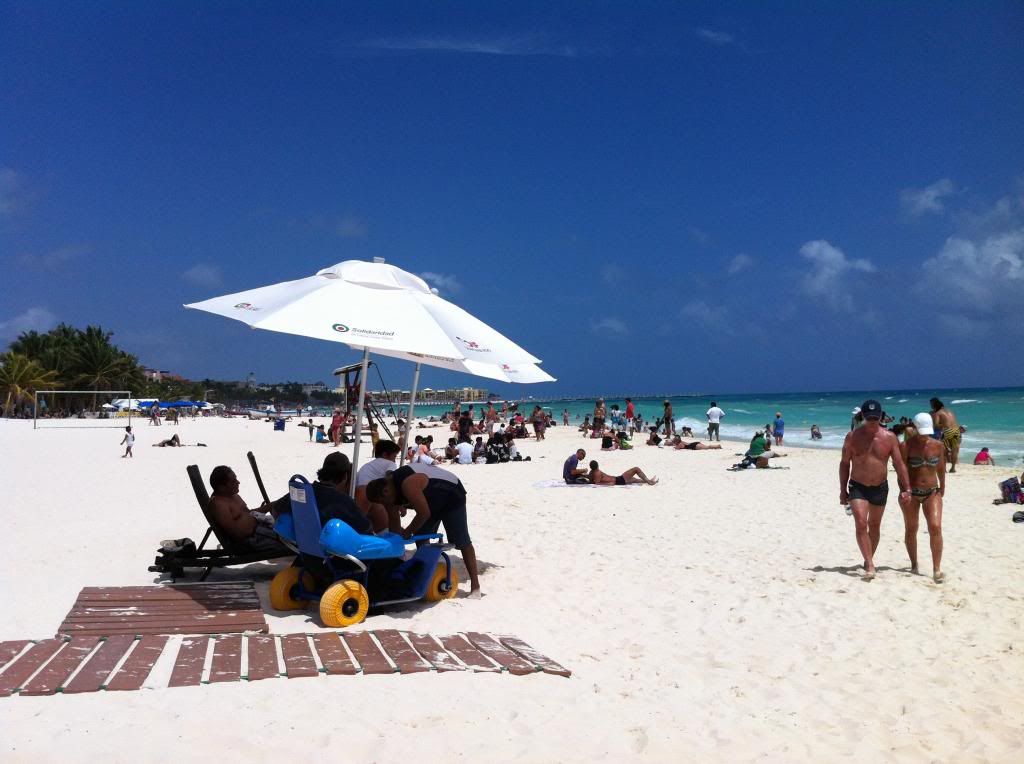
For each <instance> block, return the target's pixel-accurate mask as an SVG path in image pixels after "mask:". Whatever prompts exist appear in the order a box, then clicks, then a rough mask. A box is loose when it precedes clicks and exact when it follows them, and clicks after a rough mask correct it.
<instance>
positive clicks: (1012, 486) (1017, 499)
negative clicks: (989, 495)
mask: <svg viewBox="0 0 1024 764" xmlns="http://www.w3.org/2000/svg"><path fill="white" fill-rule="evenodd" d="M999 492H1000V493H1001V494H1002V497H1003V501H1004V502H1006V503H1007V504H1024V492H1022V491H1021V487H1020V481H1019V480H1018V479H1017V478H1015V477H1012V478H1009V479H1008V480H1004V481H1003V482H1002V483H1000V484H999Z"/></svg>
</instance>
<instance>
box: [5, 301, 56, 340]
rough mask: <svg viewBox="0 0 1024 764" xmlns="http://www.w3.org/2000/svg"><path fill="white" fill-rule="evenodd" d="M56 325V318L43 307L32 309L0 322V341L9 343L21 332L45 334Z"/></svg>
mask: <svg viewBox="0 0 1024 764" xmlns="http://www.w3.org/2000/svg"><path fill="white" fill-rule="evenodd" d="M56 325H57V317H56V316H55V315H53V313H51V312H50V311H49V310H47V309H46V308H43V307H39V306H37V307H33V308H29V309H28V310H26V311H25V312H24V313H20V314H19V315H17V316H14V317H13V318H9V319H7V320H6V321H0V340H3V341H4V342H10V341H11V340H13V339H14V338H16V337H17V336H18V335H19V334H21V333H22V332H31V331H36V332H45V331H48V330H50V329H52V328H53V327H54V326H56Z"/></svg>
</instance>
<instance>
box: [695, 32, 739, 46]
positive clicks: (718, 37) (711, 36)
mask: <svg viewBox="0 0 1024 764" xmlns="http://www.w3.org/2000/svg"><path fill="white" fill-rule="evenodd" d="M694 34H695V35H697V36H698V37H699V38H700V39H702V40H704V42H709V43H711V44H712V45H731V44H732V43H734V42H736V37H735V36H734V35H731V34H729V33H728V32H716V31H715V30H713V29H705V28H699V29H695V30H694Z"/></svg>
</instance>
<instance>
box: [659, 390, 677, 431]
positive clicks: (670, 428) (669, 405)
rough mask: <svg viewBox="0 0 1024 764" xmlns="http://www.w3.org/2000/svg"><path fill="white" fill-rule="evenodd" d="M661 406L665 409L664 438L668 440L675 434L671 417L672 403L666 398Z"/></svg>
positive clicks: (674, 423) (674, 426)
mask: <svg viewBox="0 0 1024 764" xmlns="http://www.w3.org/2000/svg"><path fill="white" fill-rule="evenodd" d="M662 405H663V406H664V407H665V414H664V417H665V422H664V424H665V437H666V438H670V437H672V436H673V435H675V434H676V420H675V419H674V418H673V416H672V403H671V401H669V400H668V399H667V398H666V399H665V402H664V403H663V404H662Z"/></svg>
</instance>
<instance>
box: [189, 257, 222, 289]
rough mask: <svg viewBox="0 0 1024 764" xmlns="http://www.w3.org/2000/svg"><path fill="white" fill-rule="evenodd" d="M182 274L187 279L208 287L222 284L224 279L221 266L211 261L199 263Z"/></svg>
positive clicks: (197, 284)
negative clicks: (211, 263) (212, 263)
mask: <svg viewBox="0 0 1024 764" xmlns="http://www.w3.org/2000/svg"><path fill="white" fill-rule="evenodd" d="M181 275H182V278H184V279H185V280H186V281H188V282H191V283H192V284H195V285H196V286H199V287H205V288H208V289H209V288H213V287H216V286H220V285H221V283H222V281H223V279H221V275H220V268H218V267H217V266H216V265H210V264H209V263H197V264H195V265H193V266H192V267H191V268H189V269H188V270H187V271H185V272H184V273H183V274H181Z"/></svg>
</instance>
